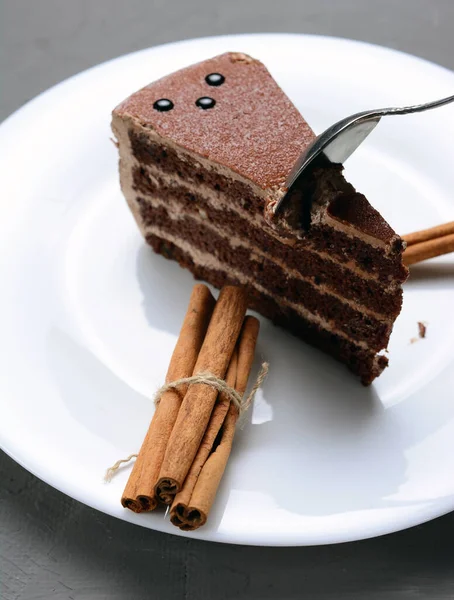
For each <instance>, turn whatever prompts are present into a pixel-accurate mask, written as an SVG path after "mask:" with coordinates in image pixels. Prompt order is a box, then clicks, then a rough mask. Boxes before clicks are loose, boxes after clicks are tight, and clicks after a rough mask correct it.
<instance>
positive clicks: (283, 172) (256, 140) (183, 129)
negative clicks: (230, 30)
mask: <svg viewBox="0 0 454 600" xmlns="http://www.w3.org/2000/svg"><path fill="white" fill-rule="evenodd" d="M160 101H161V102H160ZM164 101H165V102H164ZM170 105H172V106H171V108H169V107H170ZM114 112H115V113H116V114H118V115H119V116H122V117H125V116H131V117H133V118H135V119H137V120H138V121H139V122H140V123H141V124H142V125H144V126H146V127H151V128H152V129H154V130H156V132H157V133H158V134H159V135H161V136H163V137H167V138H170V139H171V140H173V141H174V142H175V143H177V144H179V145H180V146H182V147H184V148H185V149H187V150H189V151H191V152H194V153H196V154H199V155H201V156H203V157H205V158H208V159H209V160H212V161H214V162H216V163H218V164H220V165H225V166H226V167H228V168H230V169H232V170H233V171H235V172H236V173H238V174H240V175H242V176H243V177H246V178H247V179H249V180H251V181H252V182H254V183H255V184H257V185H258V186H259V187H261V188H263V189H269V188H274V189H275V188H278V187H281V186H283V184H284V183H285V180H286V179H287V177H288V175H289V173H290V171H291V169H292V167H293V165H294V163H295V162H296V160H297V159H298V157H299V155H300V154H301V152H302V151H303V149H304V148H305V147H306V146H307V145H308V144H309V143H310V142H312V141H313V139H314V137H315V135H314V132H313V131H312V129H311V128H310V127H309V125H308V124H307V123H306V121H305V120H304V119H303V117H302V116H301V115H300V113H299V112H298V110H297V109H296V108H295V106H294V105H293V104H292V103H291V101H290V100H289V99H288V98H287V96H286V95H285V94H284V92H283V91H282V90H281V88H280V87H279V86H278V85H277V83H276V82H275V81H274V79H273V78H272V77H271V75H270V74H269V72H268V70H267V69H266V68H265V66H264V65H263V64H262V63H261V62H259V61H258V60H255V59H253V58H251V57H250V56H247V55H246V54H239V53H231V52H230V53H227V54H222V55H221V56H217V57H215V58H212V59H210V60H206V61H204V62H201V63H198V64H196V65H193V66H191V67H187V68H186V69H182V70H181V71H177V72H176V73H173V74H171V75H168V76H167V77H163V78H162V79H160V80H158V81H156V82H154V83H152V84H151V85H149V86H147V87H145V88H143V89H142V90H140V91H138V92H136V93H135V94H133V95H132V96H130V97H129V98H128V99H127V100H125V101H124V102H123V103H122V104H120V105H119V106H118V107H117V108H116V109H115V111H114Z"/></svg>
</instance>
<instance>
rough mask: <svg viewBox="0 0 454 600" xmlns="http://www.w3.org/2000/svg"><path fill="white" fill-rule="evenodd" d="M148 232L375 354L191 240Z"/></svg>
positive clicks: (158, 230) (150, 229)
mask: <svg viewBox="0 0 454 600" xmlns="http://www.w3.org/2000/svg"><path fill="white" fill-rule="evenodd" d="M148 234H151V235H156V236H158V237H159V238H161V239H163V240H166V241H168V242H170V243H172V244H174V245H175V246H177V247H178V248H180V250H182V251H183V252H185V253H186V254H188V255H189V256H190V257H191V258H192V260H193V261H194V262H195V263H196V264H197V265H200V266H202V267H206V268H208V269H213V270H215V271H221V272H222V273H227V274H231V275H232V276H233V277H234V278H235V279H237V280H238V281H240V282H241V283H242V284H245V285H250V286H253V287H255V289H256V290H257V291H258V292H260V293H261V294H263V295H264V296H268V297H269V298H271V299H272V300H274V301H275V302H277V303H278V304H283V305H285V306H287V307H289V308H291V309H292V310H294V311H295V312H296V313H298V314H299V315H301V316H302V317H303V318H305V319H307V320H308V321H311V322H313V323H315V324H317V325H318V326H320V327H322V328H323V329H325V330H326V331H329V332H330V333H335V334H336V335H338V336H339V337H342V338H344V339H346V340H347V341H348V342H350V343H351V344H354V345H355V346H358V347H359V348H362V349H363V350H368V351H369V352H371V353H374V354H375V352H374V351H373V350H371V349H370V348H369V346H368V345H367V344H366V342H363V341H358V340H354V339H352V338H351V337H350V336H348V335H347V334H346V333H344V332H343V331H340V330H339V329H336V326H335V323H334V322H333V321H328V320H327V319H324V318H323V317H320V316H318V315H315V314H314V313H312V312H310V311H309V310H307V309H306V308H304V307H303V306H300V305H299V304H295V303H294V302H290V301H289V300H287V299H286V298H282V297H281V296H276V295H275V294H270V293H269V291H268V290H267V289H265V288H264V287H263V286H261V285H260V284H259V283H257V282H256V281H254V280H253V279H252V278H250V277H248V276H247V275H244V273H241V272H240V271H237V270H235V269H230V268H229V269H226V268H225V265H224V264H223V263H221V262H220V261H219V260H218V259H217V258H215V257H214V256H213V255H211V254H208V253H207V252H203V251H201V250H199V249H197V248H194V247H193V246H192V245H191V244H190V243H189V242H186V241H185V240H182V239H180V238H178V237H176V236H174V235H171V234H169V233H168V232H167V231H163V230H162V229H161V228H160V227H158V226H157V225H149V226H147V227H146V228H145V235H148Z"/></svg>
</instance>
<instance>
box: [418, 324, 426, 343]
mask: <svg viewBox="0 0 454 600" xmlns="http://www.w3.org/2000/svg"><path fill="white" fill-rule="evenodd" d="M418 331H419V337H420V339H422V338H425V337H426V331H427V325H426V324H425V323H424V321H418Z"/></svg>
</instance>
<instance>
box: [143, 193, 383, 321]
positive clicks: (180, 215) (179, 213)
mask: <svg viewBox="0 0 454 600" xmlns="http://www.w3.org/2000/svg"><path fill="white" fill-rule="evenodd" d="M146 202H147V203H148V204H149V205H150V206H152V207H155V208H164V209H165V210H166V212H167V214H168V216H169V218H170V219H171V220H172V221H179V220H184V219H188V218H189V219H192V220H193V221H195V222H196V223H197V224H199V225H201V226H203V227H206V228H207V229H210V230H211V231H213V232H214V233H215V234H216V235H219V236H220V237H222V238H223V239H224V240H226V242H227V243H228V244H229V245H230V246H232V247H233V248H235V247H242V248H245V249H246V250H248V251H249V252H250V257H251V260H254V261H255V262H258V261H257V257H262V258H265V259H266V260H269V261H270V262H272V263H274V264H275V265H277V266H278V267H280V268H281V269H282V270H283V271H284V273H285V274H286V275H287V276H290V277H293V278H295V279H300V280H302V281H305V282H307V283H308V284H309V285H311V286H312V287H313V288H314V290H318V291H321V292H323V293H324V294H328V295H329V296H332V297H334V298H336V299H337V300H339V301H340V302H342V303H343V304H345V305H347V306H349V307H350V308H352V309H353V310H356V311H358V312H361V313H364V314H367V315H369V316H371V317H373V318H374V319H377V320H378V321H380V322H382V323H387V324H391V323H392V322H393V321H394V319H392V318H386V317H384V315H382V314H380V313H377V312H375V311H373V310H371V309H369V308H367V307H366V306H364V305H363V304H359V303H358V302H355V301H354V300H350V299H348V298H345V297H344V296H341V295H339V294H338V293H337V292H335V291H334V290H333V289H332V288H330V287H328V286H327V285H325V284H319V285H316V284H314V282H313V281H312V280H311V279H310V278H309V277H304V276H303V275H301V273H299V272H298V271H296V270H295V269H291V268H289V267H287V266H286V265H285V264H284V263H283V262H282V261H281V260H279V259H277V258H275V257H273V256H272V255H270V254H268V253H267V252H264V251H263V250H261V249H260V248H257V247H256V246H251V244H249V243H248V242H247V241H245V240H243V239H241V238H239V237H238V236H233V235H229V234H228V233H225V232H224V231H223V230H221V229H218V228H217V227H216V226H215V225H213V224H212V223H210V222H209V221H208V219H207V218H206V215H205V217H204V216H203V214H199V215H196V214H195V213H187V212H186V211H185V210H184V209H183V207H182V206H181V205H179V204H178V203H176V202H167V201H166V202H164V201H163V200H160V199H159V198H157V197H153V198H151V197H150V196H149V197H148V198H146ZM169 209H170V210H169ZM199 213H203V209H199Z"/></svg>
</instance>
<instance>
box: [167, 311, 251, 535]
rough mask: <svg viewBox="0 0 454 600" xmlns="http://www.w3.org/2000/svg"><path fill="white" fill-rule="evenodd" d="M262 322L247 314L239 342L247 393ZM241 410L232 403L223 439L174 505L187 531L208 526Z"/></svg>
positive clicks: (239, 386) (240, 377)
mask: <svg viewBox="0 0 454 600" xmlns="http://www.w3.org/2000/svg"><path fill="white" fill-rule="evenodd" d="M259 327H260V324H259V322H258V320H257V319H255V318H254V317H246V319H245V320H244V325H243V328H242V332H241V336H240V340H239V342H238V364H237V373H236V383H235V389H236V390H237V392H238V393H239V394H240V395H243V394H244V392H245V390H246V387H247V381H248V378H249V374H250V371H251V367H252V363H253V360H254V352H255V346H256V343H257V336H258V333H259ZM238 415H239V413H238V409H237V407H236V406H235V405H234V404H233V403H231V404H230V406H229V410H228V413H227V416H226V418H225V421H224V424H223V426H222V430H221V439H220V441H219V444H218V446H217V447H216V448H215V450H214V452H213V453H212V454H211V455H210V456H209V458H208V460H207V461H206V463H205V464H204V465H203V468H202V470H201V471H200V474H199V476H198V478H197V479H196V481H195V485H194V489H193V490H192V494H191V495H190V499H188V497H187V496H188V494H187V492H188V490H185V488H186V482H185V486H184V488H183V493H181V494H178V495H177V496H176V498H175V502H174V503H173V505H172V508H171V521H172V523H173V524H174V525H176V526H177V527H179V528H180V529H182V530H184V531H192V530H194V529H197V528H199V527H201V526H202V525H204V524H205V523H206V521H207V519H208V514H209V512H210V509H211V506H212V504H213V501H214V499H215V496H216V492H217V489H218V487H219V484H220V482H221V479H222V476H223V474H224V471H225V467H226V465H227V461H228V459H229V456H230V452H231V449H232V443H233V437H234V435H235V427H236V422H237V420H238Z"/></svg>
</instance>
